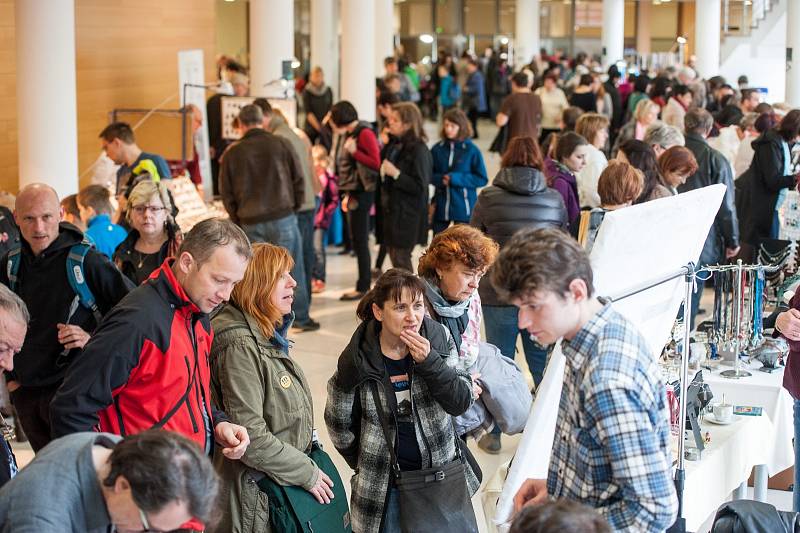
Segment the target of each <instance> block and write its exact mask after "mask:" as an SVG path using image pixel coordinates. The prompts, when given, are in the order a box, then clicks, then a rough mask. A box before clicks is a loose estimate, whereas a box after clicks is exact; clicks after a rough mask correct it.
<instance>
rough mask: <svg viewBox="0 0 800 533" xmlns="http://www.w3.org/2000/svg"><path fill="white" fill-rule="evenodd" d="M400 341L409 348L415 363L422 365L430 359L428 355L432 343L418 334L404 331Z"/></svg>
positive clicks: (412, 331) (409, 330)
mask: <svg viewBox="0 0 800 533" xmlns="http://www.w3.org/2000/svg"><path fill="white" fill-rule="evenodd" d="M400 340H401V341H403V342H404V343H405V345H406V346H408V351H409V353H410V354H411V358H412V359H414V362H415V363H421V362H423V361H425V359H427V358H428V354H429V353H430V352H431V343H430V342H428V339H426V338H425V337H423V336H422V335H420V334H419V333H418V332H416V331H414V330H411V329H404V330H403V331H402V333H400Z"/></svg>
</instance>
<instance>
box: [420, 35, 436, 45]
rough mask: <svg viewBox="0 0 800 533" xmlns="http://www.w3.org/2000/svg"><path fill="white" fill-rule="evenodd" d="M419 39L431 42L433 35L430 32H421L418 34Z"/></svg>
mask: <svg viewBox="0 0 800 533" xmlns="http://www.w3.org/2000/svg"><path fill="white" fill-rule="evenodd" d="M419 40H420V41H422V42H423V43H425V44H431V43H432V42H433V35H431V34H430V33H423V34H422V35H420V36H419Z"/></svg>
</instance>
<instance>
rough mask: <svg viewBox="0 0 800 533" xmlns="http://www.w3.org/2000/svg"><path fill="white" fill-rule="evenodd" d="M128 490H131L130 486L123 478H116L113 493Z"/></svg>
mask: <svg viewBox="0 0 800 533" xmlns="http://www.w3.org/2000/svg"><path fill="white" fill-rule="evenodd" d="M128 490H131V484H130V483H128V480H127V479H125V476H117V479H116V481H114V492H116V493H120V492H125V491H128Z"/></svg>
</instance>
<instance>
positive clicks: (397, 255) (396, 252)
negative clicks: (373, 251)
mask: <svg viewBox="0 0 800 533" xmlns="http://www.w3.org/2000/svg"><path fill="white" fill-rule="evenodd" d="M412 251H414V247H413V246H412V247H411V248H395V247H393V246H389V259H391V260H392V266H393V267H394V268H404V269H406V270H408V271H409V272H414V267H413V266H412V265H411V252H412Z"/></svg>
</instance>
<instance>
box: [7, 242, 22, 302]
mask: <svg viewBox="0 0 800 533" xmlns="http://www.w3.org/2000/svg"><path fill="white" fill-rule="evenodd" d="M21 259H22V248H20V247H19V246H16V247H14V248H13V249H12V250H11V251H10V252H8V263H6V275H7V276H8V288H9V289H11V291H12V292H17V283H18V281H19V278H18V277H17V275H18V274H19V262H20V260H21Z"/></svg>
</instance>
